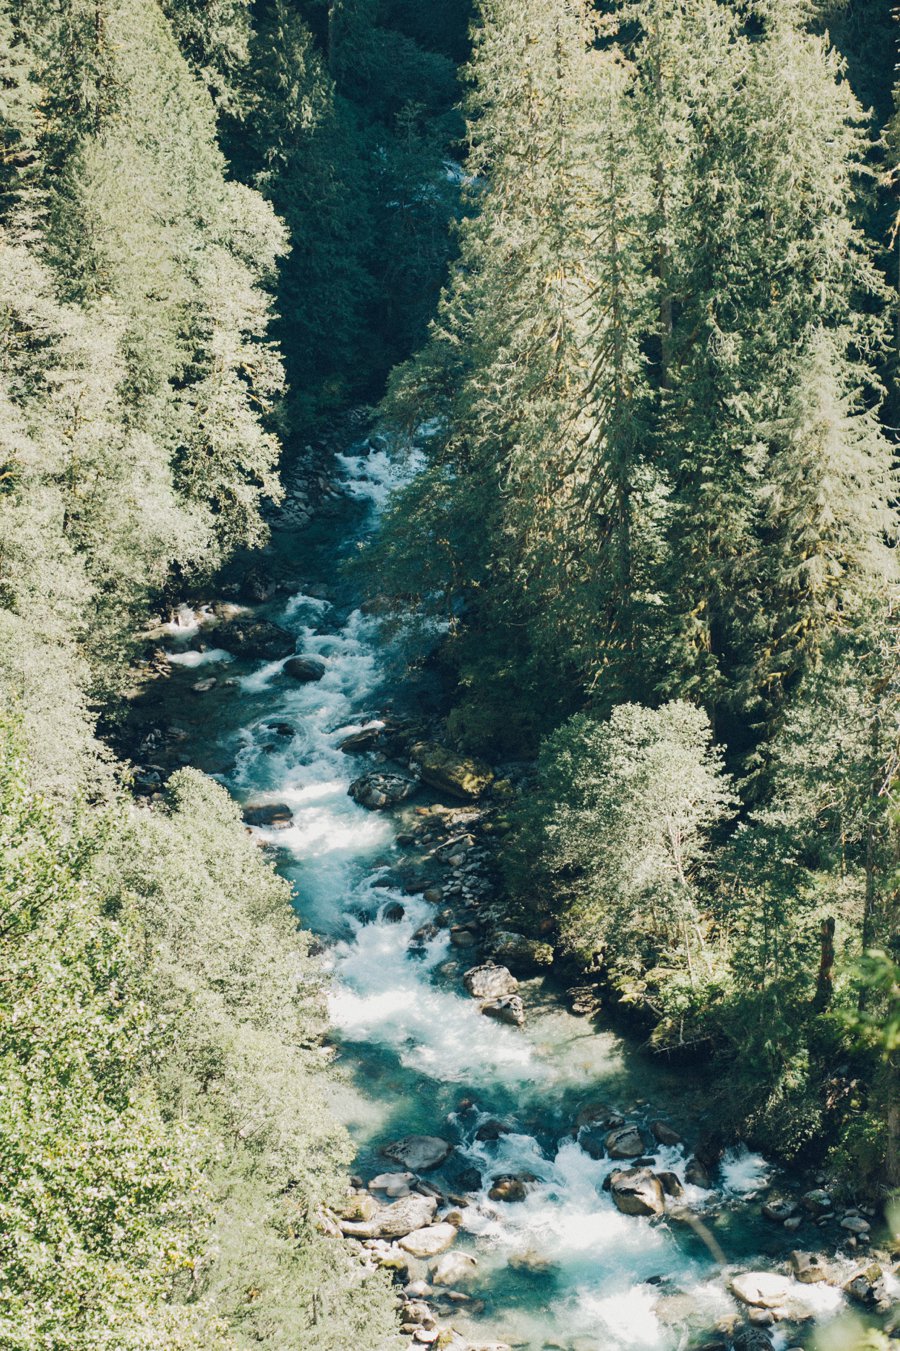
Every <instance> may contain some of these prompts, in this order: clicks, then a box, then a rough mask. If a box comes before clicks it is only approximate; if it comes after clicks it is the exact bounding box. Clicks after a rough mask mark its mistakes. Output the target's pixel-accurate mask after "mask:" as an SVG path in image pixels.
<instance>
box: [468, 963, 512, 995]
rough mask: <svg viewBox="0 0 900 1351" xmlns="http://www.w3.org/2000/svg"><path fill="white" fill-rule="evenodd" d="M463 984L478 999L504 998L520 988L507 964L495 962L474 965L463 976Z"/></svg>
mask: <svg viewBox="0 0 900 1351" xmlns="http://www.w3.org/2000/svg"><path fill="white" fill-rule="evenodd" d="M463 985H465V987H466V989H467V990H468V991H469V994H470V995H474V997H475V998H476V999H502V998H503V996H504V995H509V994H515V992H516V990H518V988H519V982H518V981H517V980H516V978H515V976H514V975H512V974H511V972H509V971H508V970H507V968H506V967H505V966H495V965H494V963H493V962H485V964H484V965H483V966H473V967H472V968H471V969H470V970H469V971H467V972H466V974H465V975H464V976H463Z"/></svg>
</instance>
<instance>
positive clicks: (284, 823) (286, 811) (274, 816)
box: [244, 802, 294, 830]
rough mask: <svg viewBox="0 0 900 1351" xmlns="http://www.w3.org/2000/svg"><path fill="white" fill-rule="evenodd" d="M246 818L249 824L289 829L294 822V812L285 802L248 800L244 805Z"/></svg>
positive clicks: (272, 828) (274, 828)
mask: <svg viewBox="0 0 900 1351" xmlns="http://www.w3.org/2000/svg"><path fill="white" fill-rule="evenodd" d="M244 820H245V821H246V823H247V825H248V826H263V827H268V829H270V830H287V828H288V827H289V826H291V825H293V823H294V813H293V811H292V810H291V808H290V807H289V806H288V805H287V803H285V802H260V803H250V802H248V803H247V805H246V806H245V807H244Z"/></svg>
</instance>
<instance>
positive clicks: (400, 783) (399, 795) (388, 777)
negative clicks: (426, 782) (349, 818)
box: [347, 770, 416, 812]
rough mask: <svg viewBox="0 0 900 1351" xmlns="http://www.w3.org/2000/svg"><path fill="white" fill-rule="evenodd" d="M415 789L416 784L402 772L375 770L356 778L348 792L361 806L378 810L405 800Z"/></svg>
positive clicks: (374, 810) (370, 809)
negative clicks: (387, 772) (389, 772)
mask: <svg viewBox="0 0 900 1351" xmlns="http://www.w3.org/2000/svg"><path fill="white" fill-rule="evenodd" d="M415 789H416V784H415V782H414V780H412V779H405V778H403V776H402V775H401V774H382V773H379V771H378V770H374V771H373V772H372V773H371V774H363V776H362V777H361V778H359V779H354V780H353V782H352V783H351V785H350V787H349V788H348V789H347V792H348V793H349V795H350V797H352V798H353V801H354V802H358V803H359V805H360V806H361V807H367V808H368V809H369V811H373V812H378V811H384V810H385V808H386V807H396V806H397V804H398V803H400V802H405V800H406V799H407V798H408V797H409V796H410V795H411V794H412V793H414V792H415Z"/></svg>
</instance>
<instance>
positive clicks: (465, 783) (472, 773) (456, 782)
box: [410, 741, 494, 802]
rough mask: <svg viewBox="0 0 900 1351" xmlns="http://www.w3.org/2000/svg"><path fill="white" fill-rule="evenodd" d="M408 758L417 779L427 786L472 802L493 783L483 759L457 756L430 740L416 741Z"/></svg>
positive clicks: (492, 777) (489, 770)
mask: <svg viewBox="0 0 900 1351" xmlns="http://www.w3.org/2000/svg"><path fill="white" fill-rule="evenodd" d="M410 758H411V761H412V765H413V766H414V768H415V771H416V773H417V774H418V776H419V778H420V779H421V780H422V782H423V783H427V784H428V786H429V788H434V789H436V791H437V792H439V793H449V794H450V796H451V797H456V798H460V799H462V800H463V801H464V802H474V801H475V799H476V798H479V797H481V796H482V794H483V793H485V792H487V790H488V788H490V786H491V784H492V783H493V782H494V775H493V772H492V771H491V769H490V767H489V766H488V765H486V764H484V763H483V761H481V760H474V759H471V758H470V757H468V756H465V755H458V754H457V753H456V752H455V751H451V750H448V749H447V748H446V747H445V746H438V745H435V744H434V743H433V742H430V741H417V742H416V744H415V745H414V746H413V747H412V750H411V751H410Z"/></svg>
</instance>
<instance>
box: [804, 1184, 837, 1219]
mask: <svg viewBox="0 0 900 1351" xmlns="http://www.w3.org/2000/svg"><path fill="white" fill-rule="evenodd" d="M802 1205H803V1209H804V1210H806V1211H808V1212H809V1214H810V1215H815V1216H816V1217H819V1216H822V1215H830V1214H831V1212H832V1211H833V1210H834V1202H833V1201H832V1199H831V1197H830V1195H829V1194H828V1192H827V1191H823V1190H822V1188H821V1187H816V1188H815V1189H814V1190H813V1191H811V1192H807V1193H806V1194H805V1196H804V1197H803V1199H802Z"/></svg>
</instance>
